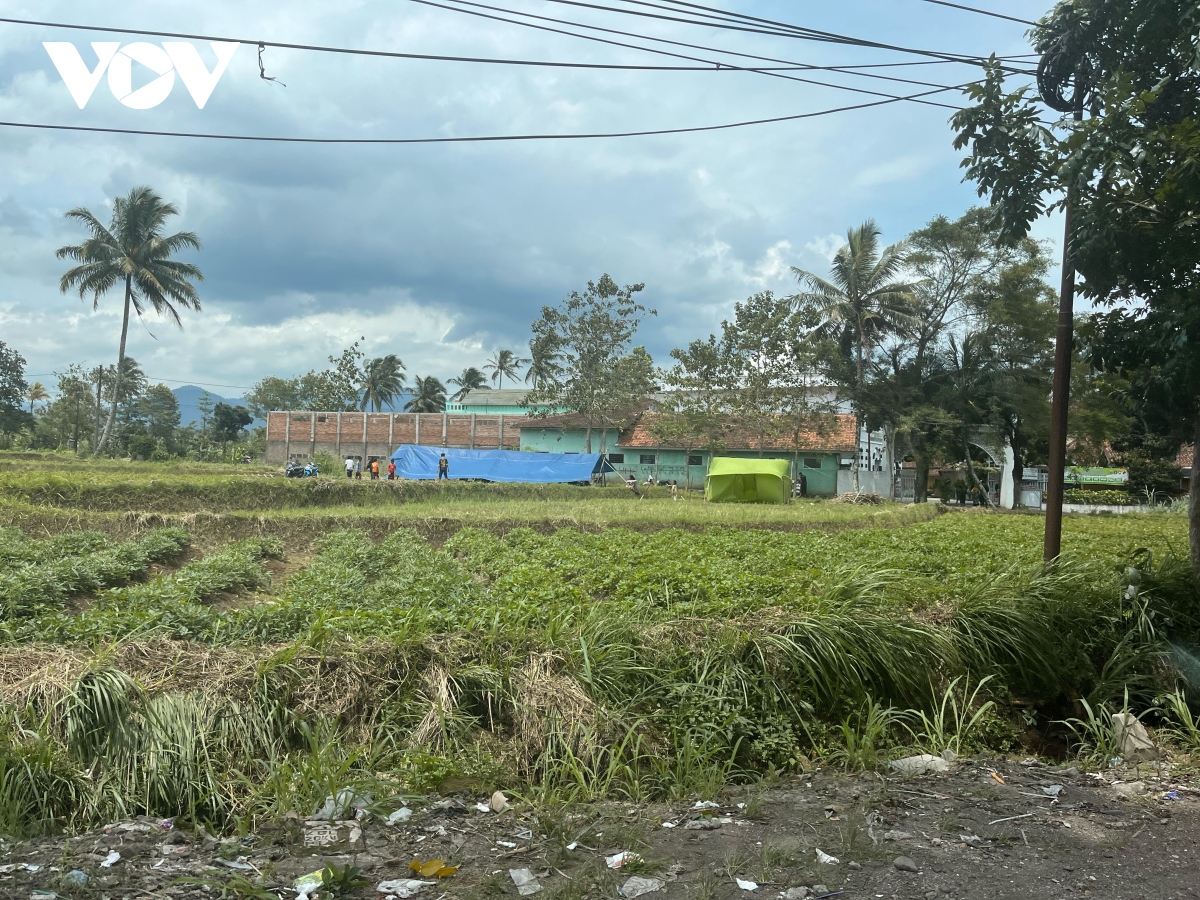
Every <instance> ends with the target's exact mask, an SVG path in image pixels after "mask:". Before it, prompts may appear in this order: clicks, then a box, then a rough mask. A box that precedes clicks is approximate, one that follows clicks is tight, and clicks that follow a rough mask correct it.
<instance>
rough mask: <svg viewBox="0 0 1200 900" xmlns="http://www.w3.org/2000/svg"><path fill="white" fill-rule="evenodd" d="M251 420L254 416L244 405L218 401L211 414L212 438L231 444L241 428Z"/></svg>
mask: <svg viewBox="0 0 1200 900" xmlns="http://www.w3.org/2000/svg"><path fill="white" fill-rule="evenodd" d="M253 421H254V417H253V416H252V415H250V412H249V411H248V410H247V409H246V407H244V406H230V405H229V404H228V403H218V404H217V405H216V406H214V407H213V414H212V431H213V439H214V440H216V441H217V442H218V443H221V444H232V443H233V442H234V441H236V440H237V439H238V435H239V434H240V433H241V431H242V429H243V428H245V427H246V426H247V425H249V424H250V423H251V422H253Z"/></svg>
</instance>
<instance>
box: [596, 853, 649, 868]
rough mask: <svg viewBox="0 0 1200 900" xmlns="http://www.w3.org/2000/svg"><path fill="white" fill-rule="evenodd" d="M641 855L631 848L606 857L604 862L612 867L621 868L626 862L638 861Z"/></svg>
mask: <svg viewBox="0 0 1200 900" xmlns="http://www.w3.org/2000/svg"><path fill="white" fill-rule="evenodd" d="M640 860H641V857H640V856H638V855H637V854H636V853H632V852H630V851H629V850H622V851H621V852H620V853H614V854H613V855H612V856H606V857H604V863H605V865H607V866H608V867H609V868H610V869H619V868H621V866H623V865H625V864H626V863H631V862H638V861H640Z"/></svg>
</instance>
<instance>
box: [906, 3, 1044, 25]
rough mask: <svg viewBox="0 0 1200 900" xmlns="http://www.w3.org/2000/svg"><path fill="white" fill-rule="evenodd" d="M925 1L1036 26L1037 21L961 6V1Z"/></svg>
mask: <svg viewBox="0 0 1200 900" xmlns="http://www.w3.org/2000/svg"><path fill="white" fill-rule="evenodd" d="M923 2H925V3H936V4H937V5H938V6H949V7H951V8H953V9H961V10H963V11H964V12H973V13H978V14H979V15H981V16H991V17H992V18H994V19H1007V20H1008V21H1009V22H1017V23H1018V24H1021V25H1032V26H1033V27H1034V28H1036V27H1038V23H1037V22H1031V21H1030V20H1029V19H1018V18H1017V17H1016V16H1006V15H1005V14H1004V13H998V12H992V11H991V10H990V9H977V8H976V7H974V6H963V5H962V4H961V3H949V2H948V0H923Z"/></svg>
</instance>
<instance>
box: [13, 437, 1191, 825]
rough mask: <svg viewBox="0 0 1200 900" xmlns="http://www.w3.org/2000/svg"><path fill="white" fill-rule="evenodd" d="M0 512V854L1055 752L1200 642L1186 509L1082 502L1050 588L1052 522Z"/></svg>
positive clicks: (1145, 689) (23, 502)
mask: <svg viewBox="0 0 1200 900" xmlns="http://www.w3.org/2000/svg"><path fill="white" fill-rule="evenodd" d="M0 527H3V530H0V605H3V608H4V611H5V614H4V617H3V621H2V622H0V645H2V646H0V704H2V705H0V832H6V831H7V832H8V833H19V832H30V831H38V830H47V829H55V828H74V827H81V826H83V825H85V824H88V823H95V822H97V821H100V820H105V821H111V820H113V819H114V818H116V817H119V816H122V815H126V814H131V813H138V812H149V813H152V814H157V815H177V814H184V815H191V816H195V817H197V818H200V819H205V820H210V821H213V822H218V823H222V824H225V825H228V824H229V823H230V822H235V823H249V824H253V822H255V821H258V820H261V819H263V818H270V817H273V816H279V815H282V814H283V813H285V812H287V811H288V810H289V809H298V808H300V807H302V806H303V805H305V804H308V803H313V802H316V801H319V800H320V799H321V798H323V797H324V796H325V795H326V794H327V793H329V792H330V791H331V790H335V789H336V788H338V787H341V786H346V785H350V784H367V785H373V786H375V788H376V789H379V786H380V785H392V786H393V789H395V786H396V785H400V786H404V787H405V788H407V789H417V788H422V787H429V786H430V785H434V784H436V783H438V782H439V781H440V780H441V779H442V778H444V777H447V776H456V777H460V778H462V777H466V778H470V779H475V780H476V781H479V782H480V783H497V784H498V783H502V782H503V783H506V784H510V785H511V784H512V783H513V782H514V781H517V782H520V783H524V784H526V785H527V786H528V790H529V791H532V792H537V793H540V794H541V795H544V796H554V797H559V798H565V799H587V798H592V797H600V796H609V795H614V794H617V795H627V796H633V797H653V796H683V795H686V794H689V793H694V792H700V793H703V792H705V791H711V790H713V789H715V788H714V786H719V784H721V783H723V782H724V781H727V780H730V779H736V778H745V777H750V776H751V775H753V773H756V772H762V771H766V770H768V769H771V768H776V769H793V770H794V769H798V768H805V767H807V766H811V765H812V764H813V763H814V762H815V761H818V760H823V761H825V762H826V763H838V764H841V765H845V766H847V767H850V768H854V767H863V766H870V765H873V764H874V762H875V761H876V760H878V759H879V758H882V757H884V756H886V755H888V754H893V753H899V752H902V751H903V750H904V749H905V748H913V747H920V748H923V749H927V750H932V751H934V752H940V751H941V750H942V749H944V748H945V747H946V746H955V747H957V748H958V749H959V750H964V751H968V750H971V749H973V748H988V749H991V750H996V751H1003V750H1006V749H1015V748H1017V747H1022V752H1029V751H1030V750H1038V749H1041V750H1043V751H1048V750H1049V749H1051V747H1052V746H1054V747H1058V748H1059V749H1065V745H1064V744H1062V743H1061V742H1062V741H1063V740H1064V739H1065V738H1067V737H1069V734H1068V732H1065V731H1064V730H1063V729H1062V728H1061V727H1056V726H1053V725H1052V722H1053V720H1056V719H1061V718H1065V717H1069V716H1082V717H1083V718H1082V721H1083V722H1084V723H1085V724H1088V719H1087V717H1086V715H1085V714H1084V712H1083V711H1084V710H1085V709H1086V708H1091V709H1093V710H1097V709H1099V708H1100V707H1101V706H1102V705H1104V704H1109V705H1113V704H1116V705H1118V706H1119V705H1120V704H1122V703H1124V702H1125V697H1126V695H1127V694H1128V696H1129V698H1130V701H1129V702H1131V703H1133V704H1135V705H1136V706H1138V708H1139V709H1140V708H1149V707H1150V706H1151V705H1152V704H1153V702H1154V701H1155V699H1156V698H1161V697H1162V696H1163V695H1164V694H1166V693H1169V692H1170V691H1172V690H1173V689H1174V688H1175V687H1176V683H1175V679H1176V676H1175V674H1174V669H1173V668H1172V667H1171V666H1170V665H1169V663H1170V662H1171V661H1172V660H1175V661H1177V662H1178V661H1181V660H1182V661H1185V662H1186V660H1187V659H1188V658H1189V657H1188V653H1189V651H1188V648H1189V647H1190V646H1191V645H1192V644H1194V643H1196V642H1197V641H1196V639H1197V635H1198V632H1200V602H1198V598H1197V597H1196V595H1195V592H1194V589H1193V588H1192V587H1191V582H1190V572H1189V570H1188V568H1187V566H1186V564H1185V563H1184V561H1183V560H1185V559H1186V555H1185V552H1184V551H1185V541H1186V518H1185V517H1184V516H1183V515H1180V514H1176V513H1154V514H1146V515H1137V516H1122V517H1117V516H1098V517H1086V518H1084V517H1069V518H1068V520H1067V523H1066V533H1065V539H1064V544H1065V548H1066V553H1065V556H1064V558H1063V560H1062V561H1060V563H1059V564H1058V565H1057V566H1055V567H1052V568H1050V569H1048V570H1047V569H1044V568H1043V567H1042V566H1041V565H1040V549H1041V528H1042V520H1041V518H1040V517H1037V516H1032V515H1022V514H1003V513H986V512H981V511H949V512H946V511H943V510H939V509H938V508H936V507H934V506H924V507H919V508H914V507H909V508H905V507H901V506H899V505H885V506H882V507H856V506H850V505H844V504H835V503H829V502H819V501H809V502H801V503H796V504H792V505H790V506H786V507H752V506H713V505H708V504H705V503H703V502H702V501H700V500H699V499H698V498H696V497H688V498H685V499H684V500H681V501H680V502H678V503H673V502H672V501H671V500H670V498H669V496H668V495H667V494H666V493H665V492H664V494H663V495H662V496H661V497H655V496H652V497H651V498H650V499H648V500H644V501H637V500H635V499H634V498H633V497H632V495H630V494H629V493H628V492H627V491H626V490H625V489H624V488H609V489H585V488H573V487H566V486H552V487H537V486H521V485H467V484H450V485H441V486H439V485H431V484H398V485H397V484H370V483H346V482H345V481H343V480H341V479H319V480H310V481H295V480H285V479H283V478H282V477H280V476H279V475H278V473H276V472H271V471H268V470H252V469H248V468H243V467H236V468H235V467H228V468H225V469H222V468H219V467H208V466H203V467H200V466H197V467H190V468H188V467H176V468H171V467H167V466H162V465H153V464H130V463H120V462H98V461H87V462H86V463H84V462H76V461H74V460H71V459H66V458H58V457H51V458H46V457H41V458H38V457H28V456H27V457H20V456H13V455H9V456H2V455H0ZM1080 699H1085V700H1086V701H1087V702H1088V704H1089V707H1084V706H1083V705H1082V704H1079V703H1078V702H1077V701H1079V700H1080ZM1164 721H1165V720H1164ZM1096 722H1099V723H1100V725H1102V724H1103V720H1102V719H1097V720H1095V721H1092V722H1090V724H1091V725H1093V726H1096ZM1096 728H1099V726H1096ZM1096 728H1093V729H1092V730H1091V731H1089V730H1088V729H1087V728H1084V727H1082V726H1077V730H1079V733H1080V735H1082V737H1081V738H1080V739H1077V740H1076V741H1075V745H1076V749H1078V750H1082V751H1083V752H1085V754H1086V753H1092V754H1093V755H1096V756H1097V758H1098V757H1099V756H1100V755H1102V754H1103V753H1104V752H1106V748H1105V747H1104V746H1102V744H1103V738H1104V736H1103V733H1102V729H1101V730H1100V731H1097V730H1096ZM1089 736H1090V737H1089ZM1185 736H1186V735H1185ZM1047 741H1049V742H1050V743H1046V742H1047ZM247 827H249V825H247Z"/></svg>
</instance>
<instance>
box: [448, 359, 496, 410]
mask: <svg viewBox="0 0 1200 900" xmlns="http://www.w3.org/2000/svg"><path fill="white" fill-rule="evenodd" d="M450 383H451V384H452V385H454V386H455V387H456V388H458V390H457V391H455V392H454V393H453V394H451V395H450V399H451V400H453V401H454V402H455V403H458V402H460V401H462V399H463V398H464V397H466V396H467V394H469V393H471V391H481V390H487V389H488V386H487V376H486V375H484V374H483V373H482V372H480V371H479V370H478V369H477V368H475V367H474V366H467V367H466V368H465V369H463V370H462V374H461V375H459V376H458V377H457V378H451V379H450Z"/></svg>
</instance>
